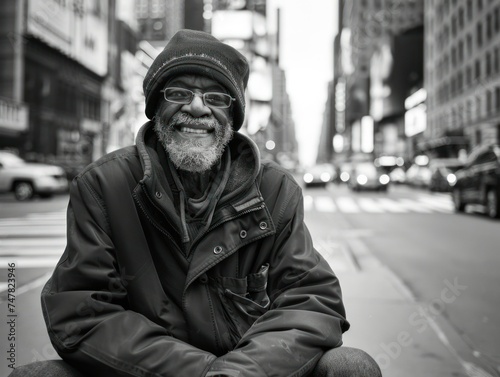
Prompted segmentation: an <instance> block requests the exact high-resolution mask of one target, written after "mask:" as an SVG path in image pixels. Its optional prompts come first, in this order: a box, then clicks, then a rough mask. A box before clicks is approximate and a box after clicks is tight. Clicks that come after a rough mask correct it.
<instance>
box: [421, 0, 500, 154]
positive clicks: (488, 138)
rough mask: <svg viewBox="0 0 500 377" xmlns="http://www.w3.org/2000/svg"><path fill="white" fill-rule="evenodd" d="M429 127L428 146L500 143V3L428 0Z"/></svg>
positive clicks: (454, 148) (446, 148)
mask: <svg viewBox="0 0 500 377" xmlns="http://www.w3.org/2000/svg"><path fill="white" fill-rule="evenodd" d="M425 9H426V12H425V89H426V91H427V100H426V106H427V128H426V130H425V131H424V141H423V142H422V143H421V147H422V149H426V150H429V151H431V152H433V153H434V154H438V155H455V156H457V155H458V153H459V151H460V150H462V149H463V148H464V147H467V146H469V148H474V147H475V146H478V145H481V144H491V143H495V142H496V143H499V142H500V4H499V3H498V2H497V1H491V0H466V1H450V0H443V1H433V0H426V2H425Z"/></svg>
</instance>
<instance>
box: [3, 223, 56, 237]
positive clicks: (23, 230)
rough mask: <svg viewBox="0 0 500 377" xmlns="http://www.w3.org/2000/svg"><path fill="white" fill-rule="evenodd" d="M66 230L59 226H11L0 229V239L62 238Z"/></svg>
mask: <svg viewBox="0 0 500 377" xmlns="http://www.w3.org/2000/svg"><path fill="white" fill-rule="evenodd" d="M65 234H66V228H65V227H61V226H35V227H31V226H29V225H25V226H13V227H0V237H13V236H26V237H35V236H38V237H48V236H52V237H53V236H64V235H65Z"/></svg>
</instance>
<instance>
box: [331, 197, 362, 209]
mask: <svg viewBox="0 0 500 377" xmlns="http://www.w3.org/2000/svg"><path fill="white" fill-rule="evenodd" d="M337 207H338V208H339V210H340V211H341V212H344V213H358V212H360V208H359V206H358V205H357V204H356V202H355V201H354V199H353V198H350V197H348V196H341V197H338V198H337Z"/></svg>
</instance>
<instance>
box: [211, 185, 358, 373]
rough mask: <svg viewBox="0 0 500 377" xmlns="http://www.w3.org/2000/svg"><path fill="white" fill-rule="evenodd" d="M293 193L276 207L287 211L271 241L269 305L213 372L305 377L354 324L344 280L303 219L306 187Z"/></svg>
mask: <svg viewBox="0 0 500 377" xmlns="http://www.w3.org/2000/svg"><path fill="white" fill-rule="evenodd" d="M289 196H291V199H289V200H287V201H286V202H284V203H282V205H281V206H280V207H279V208H278V211H273V212H274V213H283V211H284V213H285V215H284V216H282V217H281V220H278V221H279V222H281V225H280V224H278V226H277V234H276V236H275V238H274V240H271V241H270V242H272V243H273V244H272V245H267V247H270V248H271V249H272V251H271V257H270V262H269V264H270V267H269V279H268V294H269V296H270V301H271V305H270V308H269V310H268V311H267V312H265V313H264V314H263V315H262V316H261V317H260V318H259V319H257V321H256V322H254V324H253V325H252V326H251V327H250V328H249V330H248V331H247V332H246V333H245V334H244V335H243V337H242V339H241V340H240V342H239V343H238V344H237V346H236V348H235V349H234V350H233V351H231V352H229V353H227V354H226V355H223V356H222V357H219V358H218V359H217V360H216V361H215V362H214V363H213V364H212V366H211V368H210V371H211V372H215V371H225V372H226V375H234V376H239V377H244V376H245V377H246V376H248V377H250V376H304V375H308V374H309V373H310V372H311V370H312V369H313V368H314V366H315V365H316V363H317V361H318V360H319V358H320V357H321V356H322V355H323V353H324V352H325V351H326V350H328V349H331V348H335V347H338V346H340V345H341V344H342V333H343V332H344V331H346V330H347V329H348V328H349V323H348V322H347V320H346V319H345V310H344V305H343V303H342V295H341V290H340V285H339V281H338V280H337V277H336V276H335V274H334V273H333V271H332V270H331V268H330V267H329V265H328V263H327V262H326V261H325V259H323V257H322V256H321V255H320V254H319V253H318V252H317V251H316V250H315V249H314V247H313V244H312V240H311V236H310V234H309V231H308V229H307V227H306V225H305V224H304V221H303V216H304V212H303V198H302V191H301V189H300V188H299V187H297V189H296V190H295V192H294V193H293V194H292V195H289ZM285 208H286V209H285ZM275 209H276V208H275ZM282 210H283V211H282ZM263 246H264V245H263ZM231 373H232V374H231Z"/></svg>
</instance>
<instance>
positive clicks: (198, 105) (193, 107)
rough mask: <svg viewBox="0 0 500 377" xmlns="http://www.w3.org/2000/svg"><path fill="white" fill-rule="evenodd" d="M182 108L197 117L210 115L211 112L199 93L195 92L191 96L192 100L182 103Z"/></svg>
mask: <svg viewBox="0 0 500 377" xmlns="http://www.w3.org/2000/svg"><path fill="white" fill-rule="evenodd" d="M183 110H184V111H185V112H187V113H189V114H191V115H192V116H194V117H197V118H199V117H202V116H205V115H210V114H211V112H212V111H211V110H210V108H209V107H208V106H205V103H204V101H203V97H202V96H201V95H199V94H196V95H195V96H194V97H193V100H192V101H191V103H190V104H187V105H184V109H183Z"/></svg>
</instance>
